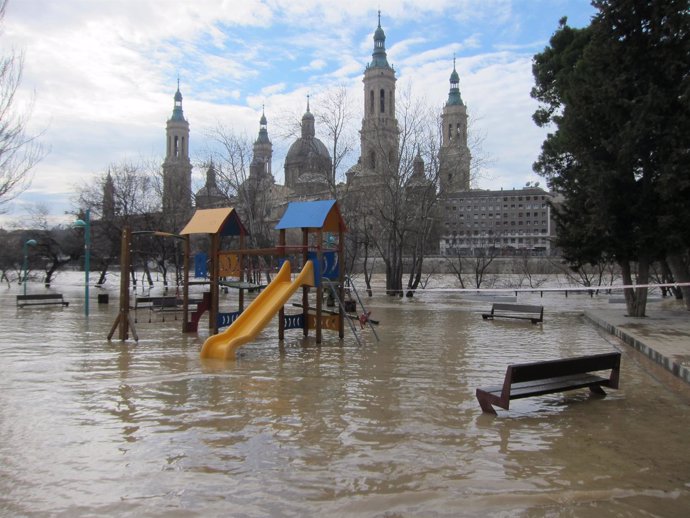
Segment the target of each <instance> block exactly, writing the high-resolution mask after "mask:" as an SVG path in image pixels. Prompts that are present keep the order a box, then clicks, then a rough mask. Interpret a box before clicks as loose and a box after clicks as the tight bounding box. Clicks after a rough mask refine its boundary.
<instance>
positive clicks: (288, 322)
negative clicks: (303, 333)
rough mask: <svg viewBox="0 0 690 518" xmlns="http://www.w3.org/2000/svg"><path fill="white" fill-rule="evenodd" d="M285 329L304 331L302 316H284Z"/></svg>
mask: <svg viewBox="0 0 690 518" xmlns="http://www.w3.org/2000/svg"><path fill="white" fill-rule="evenodd" d="M284 322H285V329H304V315H303V314H302V313H300V314H299V315H285V320H284Z"/></svg>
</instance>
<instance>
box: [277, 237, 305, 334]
mask: <svg viewBox="0 0 690 518" xmlns="http://www.w3.org/2000/svg"><path fill="white" fill-rule="evenodd" d="M278 256H279V257H283V258H284V257H285V229H281V230H280V234H279V236H278ZM305 318H306V317H305ZM278 339H280V340H284V339H285V306H282V307H281V308H280V311H279V312H278Z"/></svg>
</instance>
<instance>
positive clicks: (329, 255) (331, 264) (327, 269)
mask: <svg viewBox="0 0 690 518" xmlns="http://www.w3.org/2000/svg"><path fill="white" fill-rule="evenodd" d="M307 258H308V259H309V260H310V261H311V262H312V263H314V281H315V282H316V286H317V287H318V286H321V279H322V278H323V277H325V278H326V279H337V278H338V276H339V273H340V272H339V268H338V254H337V253H336V252H323V253H322V254H321V262H319V261H318V260H317V258H318V254H317V253H316V252H308V253H307Z"/></svg>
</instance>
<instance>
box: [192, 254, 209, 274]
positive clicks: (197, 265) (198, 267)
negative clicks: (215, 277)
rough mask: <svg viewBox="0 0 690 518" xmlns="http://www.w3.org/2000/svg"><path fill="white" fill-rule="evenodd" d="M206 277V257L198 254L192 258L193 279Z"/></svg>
mask: <svg viewBox="0 0 690 518" xmlns="http://www.w3.org/2000/svg"><path fill="white" fill-rule="evenodd" d="M207 276H208V255H207V254H205V253H204V252H199V253H198V254H196V255H195V256H194V277H197V278H204V277H207Z"/></svg>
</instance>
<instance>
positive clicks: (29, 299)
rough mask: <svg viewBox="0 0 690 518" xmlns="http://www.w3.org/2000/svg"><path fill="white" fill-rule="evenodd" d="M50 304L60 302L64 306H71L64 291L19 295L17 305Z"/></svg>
mask: <svg viewBox="0 0 690 518" xmlns="http://www.w3.org/2000/svg"><path fill="white" fill-rule="evenodd" d="M49 304H60V305H62V306H65V307H66V306H69V302H67V301H66V300H65V299H64V297H63V296H62V293H41V294H34V295H17V307H20V308H23V307H24V306H45V305H49Z"/></svg>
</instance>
